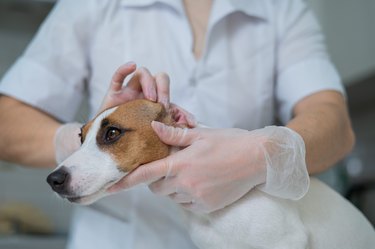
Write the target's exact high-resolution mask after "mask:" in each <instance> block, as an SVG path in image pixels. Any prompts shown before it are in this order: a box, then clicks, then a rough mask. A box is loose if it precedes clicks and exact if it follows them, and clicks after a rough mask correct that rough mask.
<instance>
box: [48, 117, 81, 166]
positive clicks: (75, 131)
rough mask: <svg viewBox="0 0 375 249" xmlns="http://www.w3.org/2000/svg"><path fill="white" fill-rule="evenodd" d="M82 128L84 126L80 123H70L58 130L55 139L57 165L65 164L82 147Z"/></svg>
mask: <svg viewBox="0 0 375 249" xmlns="http://www.w3.org/2000/svg"><path fill="white" fill-rule="evenodd" d="M81 127H82V124H80V123H68V124H64V125H61V126H60V127H59V128H58V129H57V131H56V133H55V138H54V144H55V157H56V162H57V164H60V163H61V162H63V161H64V160H65V159H66V158H68V157H69V156H70V155H71V154H73V152H75V151H76V150H78V149H79V147H80V146H81V139H80V137H79V134H80V133H81Z"/></svg>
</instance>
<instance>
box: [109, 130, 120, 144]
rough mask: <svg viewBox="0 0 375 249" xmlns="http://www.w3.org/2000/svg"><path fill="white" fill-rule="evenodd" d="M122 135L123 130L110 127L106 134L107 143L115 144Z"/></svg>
mask: <svg viewBox="0 0 375 249" xmlns="http://www.w3.org/2000/svg"><path fill="white" fill-rule="evenodd" d="M120 135H121V130H120V129H118V128H116V127H110V128H109V129H108V130H107V132H106V134H105V141H106V142H113V141H115V140H116V139H117V138H118V137H119V136H120Z"/></svg>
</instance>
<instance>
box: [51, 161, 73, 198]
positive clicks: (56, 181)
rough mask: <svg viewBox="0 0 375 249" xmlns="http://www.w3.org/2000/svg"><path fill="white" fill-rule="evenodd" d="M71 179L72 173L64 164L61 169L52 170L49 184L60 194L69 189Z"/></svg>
mask: <svg viewBox="0 0 375 249" xmlns="http://www.w3.org/2000/svg"><path fill="white" fill-rule="evenodd" d="M69 180H70V174H69V171H68V169H67V168H66V167H65V166H62V167H61V168H60V169H58V170H56V171H54V172H52V173H51V174H49V175H48V176H47V182H48V184H49V185H50V186H51V187H52V189H53V190H54V191H55V192H57V193H59V194H63V193H64V192H66V191H67V186H68V183H69Z"/></svg>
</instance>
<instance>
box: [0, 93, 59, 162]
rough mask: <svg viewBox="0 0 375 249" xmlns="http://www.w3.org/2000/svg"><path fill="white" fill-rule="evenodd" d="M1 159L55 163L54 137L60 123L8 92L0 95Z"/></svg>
mask: <svg viewBox="0 0 375 249" xmlns="http://www.w3.org/2000/svg"><path fill="white" fill-rule="evenodd" d="M0 120H1V122H0V160H5V161H9V162H14V163H18V164H22V165H28V166H36V167H53V166H54V165H55V149H54V143H53V138H54V135H55V132H56V130H57V128H58V127H59V126H60V124H59V123H58V122H57V121H56V120H55V119H53V118H52V117H50V116H48V115H47V114H45V113H43V112H41V111H39V110H37V109H35V108H33V107H31V106H28V105H26V104H24V103H22V102H19V101H17V100H15V99H13V98H10V97H7V96H0Z"/></svg>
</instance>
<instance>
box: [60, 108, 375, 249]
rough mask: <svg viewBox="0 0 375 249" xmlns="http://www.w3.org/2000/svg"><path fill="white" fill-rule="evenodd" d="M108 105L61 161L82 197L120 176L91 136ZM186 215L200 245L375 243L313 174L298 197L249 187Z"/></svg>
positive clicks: (320, 248) (253, 247) (365, 248)
mask: <svg viewBox="0 0 375 249" xmlns="http://www.w3.org/2000/svg"><path fill="white" fill-rule="evenodd" d="M113 111H114V109H111V110H110V111H107V112H105V113H103V114H102V115H100V116H99V117H97V119H96V120H95V122H94V124H93V126H92V128H91V129H90V131H89V133H88V135H87V137H86V141H85V143H84V144H83V146H82V148H81V149H80V150H79V151H77V152H76V153H74V154H73V155H72V156H71V157H69V158H68V159H67V160H66V161H65V162H63V165H65V166H66V167H68V168H70V170H71V175H72V181H71V185H72V187H73V188H74V190H75V193H76V194H77V195H89V198H87V199H88V200H85V201H82V202H83V203H91V202H93V201H95V200H97V199H98V198H100V197H102V196H103V195H104V194H103V189H105V188H106V187H107V186H108V185H111V184H112V183H113V182H114V181H117V180H118V179H120V178H122V176H124V173H122V172H120V171H119V170H118V169H117V167H116V164H115V162H114V160H113V159H112V158H111V155H110V154H108V153H106V152H103V151H101V150H100V149H99V148H98V146H97V145H96V140H95V137H96V134H97V131H98V129H99V126H100V122H101V120H102V119H103V118H104V117H105V116H107V115H109V114H110V113H112V112H113ZM175 149H176V148H174V149H172V150H171V151H174V150H175ZM186 215H187V219H186V220H187V223H188V227H189V232H190V235H191V238H192V239H193V241H194V242H195V243H196V245H197V246H198V247H199V248H201V249H245V248H246V249H257V248H264V249H374V248H375V232H374V229H373V228H372V226H371V225H370V223H369V222H368V221H367V220H366V219H365V218H364V216H363V215H362V214H361V213H360V212H359V211H358V210H357V209H356V208H354V207H353V205H352V204H350V203H349V202H348V201H346V200H345V199H344V198H342V197H341V196H340V195H339V194H337V193H336V192H334V191H333V190H331V189H330V188H329V187H328V186H326V185H325V184H323V183H321V182H320V181H318V180H316V179H311V184H310V189H309V191H308V193H307V194H306V196H305V197H303V198H302V199H301V200H298V201H291V200H284V199H279V198H275V197H272V196H269V195H267V194H265V193H263V192H261V191H260V190H257V189H253V190H251V191H250V192H249V193H248V194H246V195H245V196H244V197H243V198H241V199H240V200H238V201H237V202H235V203H234V204H232V205H230V206H228V207H226V208H224V209H222V210H219V211H216V212H213V213H210V214H194V213H190V212H186ZM146 239H147V238H146Z"/></svg>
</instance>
